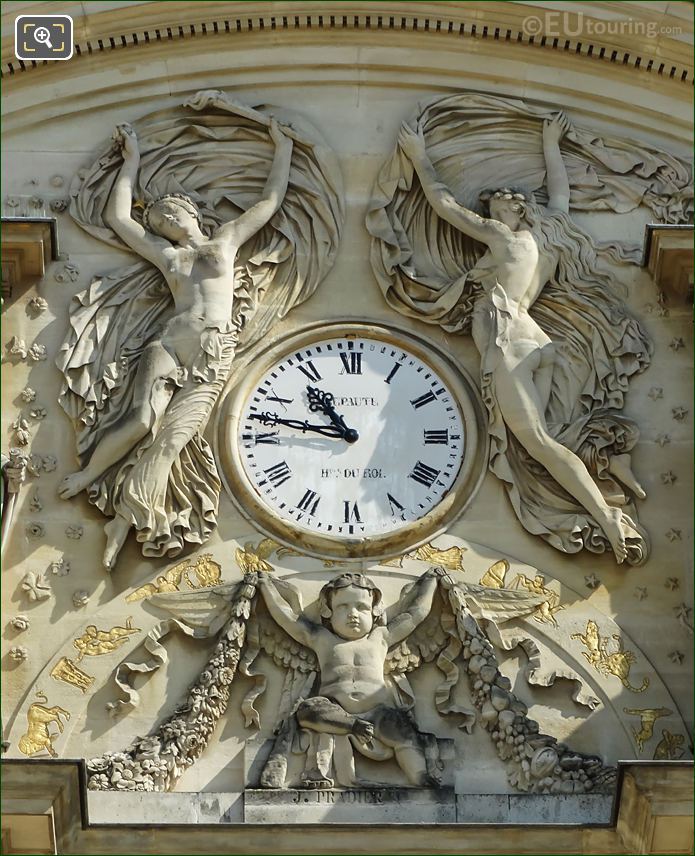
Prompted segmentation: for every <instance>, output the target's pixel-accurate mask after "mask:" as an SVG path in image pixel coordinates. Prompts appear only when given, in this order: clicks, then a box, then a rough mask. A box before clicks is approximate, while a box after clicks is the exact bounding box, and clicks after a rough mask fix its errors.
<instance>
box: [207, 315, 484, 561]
mask: <svg viewBox="0 0 695 856" xmlns="http://www.w3.org/2000/svg"><path fill="white" fill-rule="evenodd" d="M244 375H245V377H244V379H243V381H242V382H241V385H240V388H239V389H237V391H236V394H235V395H233V396H232V400H231V402H229V403H228V404H227V407H226V412H227V417H226V420H225V422H224V424H223V432H222V444H223V447H224V448H226V450H227V452H228V455H227V456H226V459H227V462H226V463H224V462H223V467H222V469H223V471H224V472H225V474H226V475H227V476H231V477H230V478H229V484H228V486H229V491H230V495H231V496H232V497H233V498H234V499H235V501H236V502H237V503H239V504H240V506H241V507H242V510H244V511H245V512H246V513H247V515H248V516H250V517H251V518H252V520H253V521H254V523H256V524H257V525H258V527H259V528H261V529H264V530H266V531H269V532H270V534H271V535H273V536H275V537H278V536H279V537H280V538H281V540H290V536H291V533H294V534H296V536H297V539H298V540H299V541H300V542H301V544H302V546H304V547H309V549H311V548H312V547H314V548H315V549H316V550H317V551H318V552H324V553H326V552H328V553H333V554H338V555H347V556H348V557H349V556H355V557H357V556H363V555H375V554H377V553H384V552H385V551H387V550H388V549H390V547H391V545H392V544H394V543H395V542H396V541H399V542H403V540H404V538H405V539H408V538H409V539H410V540H411V541H412V540H416V538H417V537H419V540H422V539H423V537H424V536H425V535H428V534H431V532H432V531H433V529H434V528H437V527H439V528H441V523H442V521H443V520H444V518H446V517H447V516H449V517H450V516H451V513H452V512H453V510H454V507H458V508H460V507H462V505H463V503H464V501H465V498H466V497H467V496H470V490H468V489H466V488H468V487H470V484H471V481H472V480H475V478H476V477H477V476H479V475H480V474H481V473H482V469H484V457H483V458H482V468H481V465H480V463H479V462H480V460H481V456H480V451H481V450H480V448H479V446H480V442H481V441H480V437H481V436H483V437H484V432H482V431H481V430H480V421H481V420H480V413H479V410H480V409H481V408H478V409H476V406H475V404H474V403H473V402H472V401H471V398H472V396H471V394H470V393H471V391H472V390H470V389H469V388H468V387H467V386H466V384H465V382H464V383H462V381H465V378H463V377H462V376H461V375H460V374H459V373H458V372H457V371H456V369H455V368H454V367H452V365H451V363H450V361H449V360H448V358H447V357H445V356H444V355H441V354H437V352H436V350H435V349H433V348H432V347H431V346H429V345H427V344H426V343H424V342H421V341H420V340H418V339H416V338H415V337H413V336H409V335H407V334H395V333H394V332H393V331H391V330H390V329H387V328H380V327H375V326H368V325H361V324H334V325H324V326H323V328H322V329H321V330H315V331H313V332H312V331H308V332H305V333H303V334H298V335H296V336H294V337H292V339H291V340H289V341H286V343H285V344H284V345H277V346H274V347H272V348H271V349H269V351H267V352H266V353H265V354H263V355H261V356H259V357H257V358H254V359H253V360H252V361H251V363H250V365H249V366H248V368H247V369H245V370H244ZM474 395H475V393H473V396H474ZM472 456H473V457H474V458H475V461H478V463H477V464H476V463H475V461H473V460H472ZM464 482H465V484H464ZM401 536H403V537H401ZM341 546H342V549H341Z"/></svg>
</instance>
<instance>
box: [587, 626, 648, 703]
mask: <svg viewBox="0 0 695 856" xmlns="http://www.w3.org/2000/svg"><path fill="white" fill-rule="evenodd" d="M570 639H579V640H580V641H581V642H582V643H583V644H584V645H586V648H587V650H586V651H582V654H583V655H584V659H585V660H586V661H587V663H589V665H590V666H593V667H594V669H596V671H597V672H599V673H600V674H602V675H606V676H608V675H613V676H615V677H616V678H618V680H619V681H620V683H621V684H622V685H623V686H624V687H625V689H628V690H630V692H633V693H643V692H644V691H645V690H646V689H647V687H648V686H649V678H647V677H645V678H643V679H642V684H641V686H639V687H633V686H632V684H630V681H629V677H630V667H631V665H632V664H633V663H634V662H635V661H636V657H635V655H634V654H633V653H632V651H625V650H624V649H623V640H622V639H621V637H620V636H619V635H618V634H617V633H614V634H613V639H614V640H615V642H617V644H618V649H617V651H612V652H611V653H608V639H606V638H604V637H603V636H601V634H600V632H599V629H598V624H596V622H595V621H591V620H589V621H587V623H586V630H585V631H584V633H573V634H572V635H571V636H570Z"/></svg>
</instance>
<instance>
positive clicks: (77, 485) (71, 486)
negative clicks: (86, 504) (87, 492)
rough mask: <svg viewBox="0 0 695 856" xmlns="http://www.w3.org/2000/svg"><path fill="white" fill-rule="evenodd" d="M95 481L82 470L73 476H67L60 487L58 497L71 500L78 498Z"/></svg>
mask: <svg viewBox="0 0 695 856" xmlns="http://www.w3.org/2000/svg"><path fill="white" fill-rule="evenodd" d="M93 481H94V479H93V478H92V476H91V475H90V474H89V473H88V472H87V470H80V471H79V472H77V473H73V474H72V475H71V476H66V477H65V478H64V479H63V481H62V482H61V483H60V486H59V487H58V495H59V496H60V497H61V498H62V499H70V497H71V496H77V494H78V493H80V492H81V491H83V490H84V489H85V488H87V487H89V485H90V484H91V483H92V482H93Z"/></svg>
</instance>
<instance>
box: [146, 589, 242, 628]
mask: <svg viewBox="0 0 695 856" xmlns="http://www.w3.org/2000/svg"><path fill="white" fill-rule="evenodd" d="M238 585H239V583H228V584H226V585H221V586H214V587H212V588H200V589H194V590H193V591H181V592H158V593H157V594H154V595H152V597H151V598H150V603H151V604H152V605H153V606H156V607H158V608H159V609H164V610H166V611H167V612H169V613H171V615H173V616H174V618H176V619H177V620H178V621H180V622H181V623H182V624H186V625H187V626H189V627H191V628H193V629H195V630H200V631H203V632H204V633H205V635H207V636H214V635H215V634H216V633H217V632H218V631H219V630H221V629H222V627H223V626H224V624H225V622H226V621H227V619H228V618H229V616H230V608H231V607H230V602H231V600H232V599H233V595H234V593H235V592H236V589H237V587H238Z"/></svg>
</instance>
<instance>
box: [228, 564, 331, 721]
mask: <svg viewBox="0 0 695 856" xmlns="http://www.w3.org/2000/svg"><path fill="white" fill-rule="evenodd" d="M272 585H274V586H275V588H276V590H277V591H278V593H279V594H281V595H282V597H284V598H285V600H287V602H288V603H289V604H290V605H291V606H292V608H293V610H294V611H295V612H296V613H297V614H300V613H301V612H302V611H303V610H302V603H301V598H300V595H299V592H298V591H297V590H296V589H295V588H294V586H292V585H291V584H289V583H287V582H284V581H283V580H276V579H272ZM261 651H263V652H265V653H266V654H267V655H268V656H269V657H271V658H272V660H273V662H274V663H275V665H276V666H279V667H280V668H281V669H283V670H284V671H285V679H284V682H283V687H282V695H281V699H280V705H279V712H278V716H277V720H278V721H281V720H282V719H284V718H285V717H287V716H288V715H289V714H290V713H291V712H292V709H293V708H294V706H295V705H296V703H297V701H298V700H299V699H300V698H304V697H306V696H307V695H308V693H309V692H310V691H311V689H312V687H313V685H314V682H315V680H316V676H317V674H318V671H319V664H318V660H317V659H316V655H315V654H314V652H313V651H311V650H310V649H309V648H307V647H306V646H305V645H302V644H300V643H299V642H297V641H296V640H294V639H292V638H291V637H290V636H289V635H288V634H287V633H286V632H285V631H284V630H283V629H282V627H280V625H279V624H277V622H276V621H274V620H273V618H272V617H271V615H270V613H269V612H268V610H267V609H266V608H265V604H264V603H263V601H262V599H261V598H257V600H256V608H255V611H254V616H253V618H252V619H251V621H250V622H249V623H248V625H247V629H246V647H245V648H244V653H243V656H242V658H241V660H240V661H239V671H240V672H241V673H242V674H243V675H246V676H247V677H250V678H251V679H252V680H253V682H254V686H253V687H252V689H250V690H249V692H248V693H246V696H245V697H244V699H243V701H242V703H241V710H242V713H243V714H244V719H245V723H246V727H247V728H250V727H251V726H255V727H256V728H258V727H260V717H259V715H258V711H257V710H256V708H255V707H254V703H255V701H256V699H257V698H258V697H259V696H261V695H262V694H263V693H264V692H265V689H266V686H267V677H266V675H265V674H264V673H263V672H262V671H261V670H259V669H256V668H254V663H255V660H256V658H257V657H258V655H259V654H260V653H261Z"/></svg>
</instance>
